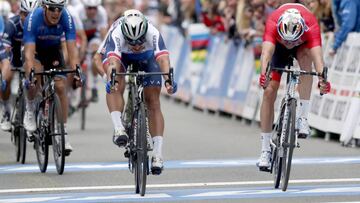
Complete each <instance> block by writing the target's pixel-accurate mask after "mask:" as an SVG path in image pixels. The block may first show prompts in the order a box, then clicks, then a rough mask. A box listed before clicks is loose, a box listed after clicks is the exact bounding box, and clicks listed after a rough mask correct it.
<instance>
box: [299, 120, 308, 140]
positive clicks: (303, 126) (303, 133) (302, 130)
mask: <svg viewBox="0 0 360 203" xmlns="http://www.w3.org/2000/svg"><path fill="white" fill-rule="evenodd" d="M297 128H298V130H299V135H298V138H302V139H305V138H307V137H308V136H309V135H310V132H311V131H310V127H309V123H308V121H307V119H306V118H304V117H301V118H298V119H297Z"/></svg>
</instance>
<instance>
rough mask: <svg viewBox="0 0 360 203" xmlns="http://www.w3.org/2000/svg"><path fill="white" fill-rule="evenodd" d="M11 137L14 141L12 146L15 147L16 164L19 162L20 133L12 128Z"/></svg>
mask: <svg viewBox="0 0 360 203" xmlns="http://www.w3.org/2000/svg"><path fill="white" fill-rule="evenodd" d="M11 133H12V136H13V139H14V145H15V159H16V162H19V161H20V148H21V147H20V135H19V134H20V132H19V129H18V128H14V129H13V130H12V131H11Z"/></svg>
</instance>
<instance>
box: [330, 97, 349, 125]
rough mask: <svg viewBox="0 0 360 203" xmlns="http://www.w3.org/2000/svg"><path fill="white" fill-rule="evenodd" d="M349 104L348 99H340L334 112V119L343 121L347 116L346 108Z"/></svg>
mask: <svg viewBox="0 0 360 203" xmlns="http://www.w3.org/2000/svg"><path fill="white" fill-rule="evenodd" d="M346 106H347V102H346V101H338V102H337V104H336V107H335V111H334V114H333V119H335V120H338V121H343V120H344V117H345V115H344V114H345V108H346Z"/></svg>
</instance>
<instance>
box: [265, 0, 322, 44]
mask: <svg viewBox="0 0 360 203" xmlns="http://www.w3.org/2000/svg"><path fill="white" fill-rule="evenodd" d="M291 8H294V9H297V10H298V11H299V12H300V14H301V16H302V18H303V19H304V21H305V28H304V29H305V31H304V34H303V35H302V36H301V37H300V38H299V39H298V40H296V41H285V40H283V39H282V38H281V36H280V35H279V33H278V31H277V23H278V20H279V18H280V16H281V15H282V14H283V13H284V11H286V10H287V9H291ZM263 41H264V42H265V41H268V42H271V43H273V44H276V43H280V44H282V45H283V46H285V47H286V48H288V49H291V48H294V47H295V46H299V45H301V44H305V45H306V47H307V48H309V49H311V48H313V47H316V46H321V34H320V27H319V24H318V21H317V19H316V17H315V16H314V15H313V14H312V13H311V11H310V10H309V9H307V8H306V7H305V6H303V5H301V4H296V3H289V4H284V5H282V6H280V7H279V8H278V9H276V10H275V11H274V12H273V13H272V14H271V15H270V16H269V17H268V19H267V20H266V26H265V32H264V36H263Z"/></svg>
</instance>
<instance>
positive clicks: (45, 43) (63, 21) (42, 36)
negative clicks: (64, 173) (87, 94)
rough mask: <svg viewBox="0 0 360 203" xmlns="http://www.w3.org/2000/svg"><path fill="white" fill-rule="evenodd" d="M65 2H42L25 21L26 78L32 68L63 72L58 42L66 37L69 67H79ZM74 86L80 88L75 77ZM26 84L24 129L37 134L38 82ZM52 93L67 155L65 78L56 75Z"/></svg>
mask: <svg viewBox="0 0 360 203" xmlns="http://www.w3.org/2000/svg"><path fill="white" fill-rule="evenodd" d="M65 3H66V0H43V2H42V7H41V8H37V9H35V10H34V11H33V12H32V13H31V14H30V15H29V16H28V17H27V18H26V20H25V24H24V28H25V29H24V46H25V71H26V73H27V74H29V72H30V70H31V68H35V71H40V70H41V69H43V68H45V69H49V68H51V69H53V68H55V69H62V68H64V63H65V62H64V57H63V54H62V48H61V38H62V36H65V40H66V47H67V53H68V56H69V63H70V67H72V68H74V69H75V67H76V64H78V53H77V49H76V42H75V27H74V22H73V20H72V18H71V16H70V14H69V12H68V11H67V10H66V9H65V8H64V6H65ZM75 79H76V81H77V82H76V84H77V86H79V85H81V83H80V80H79V78H78V77H75ZM30 82H31V81H29V80H27V81H25V86H26V87H27V89H28V95H27V102H26V112H25V116H24V127H25V129H26V130H27V131H29V132H34V131H35V130H36V122H35V115H34V113H35V112H34V111H35V101H34V98H35V95H36V92H37V90H38V88H39V84H40V83H39V82H37V83H36V82H34V83H30ZM55 90H56V92H57V94H58V95H59V98H60V103H61V107H62V111H63V119H64V127H65V133H66V134H65V151H66V152H67V153H66V154H69V153H70V152H71V151H72V147H71V145H70V143H69V138H68V135H67V132H66V121H67V115H68V114H67V111H68V98H67V95H66V77H64V76H62V75H59V76H58V77H56V78H55Z"/></svg>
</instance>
